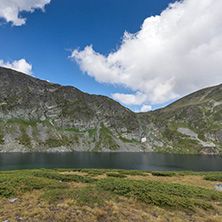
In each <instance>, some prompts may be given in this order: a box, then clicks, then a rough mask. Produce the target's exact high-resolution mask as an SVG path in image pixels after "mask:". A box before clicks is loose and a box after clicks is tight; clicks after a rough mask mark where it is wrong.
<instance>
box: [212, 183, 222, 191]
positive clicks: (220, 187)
mask: <svg viewBox="0 0 222 222" xmlns="http://www.w3.org/2000/svg"><path fill="white" fill-rule="evenodd" d="M213 189H214V190H217V191H220V192H222V183H216V184H215V186H214V188H213Z"/></svg>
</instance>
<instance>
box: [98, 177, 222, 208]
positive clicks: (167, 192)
mask: <svg viewBox="0 0 222 222" xmlns="http://www.w3.org/2000/svg"><path fill="white" fill-rule="evenodd" d="M97 184H98V186H100V187H101V188H103V189H104V190H109V191H112V192H114V193H116V194H118V195H123V196H127V197H132V198H135V199H137V200H140V201H143V202H145V203H148V204H154V205H157V206H160V207H170V208H183V209H188V210H195V206H198V207H202V208H208V209H211V208H212V205H211V204H205V202H206V201H203V200H207V201H211V200H222V194H221V193H219V192H216V191H213V190H208V189H204V188H199V187H192V186H185V185H180V184H171V183H166V182H159V181H141V180H137V181H136V180H128V179H119V178H112V179H111V178H106V179H101V180H99V181H98V182H97Z"/></svg>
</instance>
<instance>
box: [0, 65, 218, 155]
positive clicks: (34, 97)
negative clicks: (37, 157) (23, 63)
mask: <svg viewBox="0 0 222 222" xmlns="http://www.w3.org/2000/svg"><path fill="white" fill-rule="evenodd" d="M0 90H1V94H0V152H40V151H41V152H55V151H57V152H64V151H107V152H117V151H119V152H122V151H123V152H141V151H145V152H147V151H157V152H172V153H204V154H207V153H212V154H214V153H216V154H217V153H220V150H221V148H222V139H221V138H222V127H221V126H222V122H221V121H220V119H222V116H221V111H222V106H221V105H222V85H218V86H215V87H209V88H206V89H202V90H199V91H197V92H194V93H192V94H190V95H187V96H185V97H183V98H181V99H179V100H177V101H175V102H174V103H172V104H170V105H168V106H167V107H165V108H162V109H159V110H155V111H150V112H146V113H134V112H132V111H131V110H129V109H128V108H126V107H123V106H122V105H121V104H119V103H118V102H116V101H114V100H112V99H110V98H109V97H106V96H101V95H91V94H88V93H84V92H82V91H80V90H79V89H77V88H75V87H73V86H62V85H60V84H54V83H50V82H47V81H45V80H40V79H36V78H35V77H32V76H29V75H26V74H23V73H19V72H17V71H14V70H10V69H7V68H1V67H0ZM201 96H202V97H203V98H205V99H204V100H202V102H201V103H200V101H201V100H200V97H201ZM198 101H199V102H198ZM207 115H208V116H207ZM207 117H209V118H208V119H207ZM220 117H221V118H220ZM215 118H216V119H215ZM201 124H202V125H201ZM204 124H205V126H207V127H205V126H204ZM214 125H215V127H216V128H215V127H214V129H213V128H212V126H214ZM198 127H199V130H198ZM205 128H206V130H205ZM142 138H145V140H146V141H145V142H144V141H143V143H142V142H141V139H142ZM186 146H187V147H186Z"/></svg>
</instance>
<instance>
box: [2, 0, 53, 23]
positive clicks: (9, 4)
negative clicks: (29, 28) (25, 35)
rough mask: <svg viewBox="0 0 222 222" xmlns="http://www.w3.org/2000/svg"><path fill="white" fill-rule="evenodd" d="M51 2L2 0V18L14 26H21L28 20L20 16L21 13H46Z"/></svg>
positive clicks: (40, 0) (45, 0) (47, 0)
mask: <svg viewBox="0 0 222 222" xmlns="http://www.w3.org/2000/svg"><path fill="white" fill-rule="evenodd" d="M50 2H51V0H0V17H1V18H4V19H5V20H6V21H7V22H12V24H13V25H14V26H21V25H24V24H25V22H26V19H25V18H22V17H21V16H20V15H19V13H20V12H22V11H26V12H34V11H35V9H41V10H42V11H44V7H45V5H46V4H49V3H50Z"/></svg>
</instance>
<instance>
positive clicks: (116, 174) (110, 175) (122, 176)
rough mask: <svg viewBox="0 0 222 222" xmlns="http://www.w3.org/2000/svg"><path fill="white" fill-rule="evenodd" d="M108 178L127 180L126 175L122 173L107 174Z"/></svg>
mask: <svg viewBox="0 0 222 222" xmlns="http://www.w3.org/2000/svg"><path fill="white" fill-rule="evenodd" d="M106 176H107V177H117V178H125V177H126V175H124V174H121V173H107V174H106Z"/></svg>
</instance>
